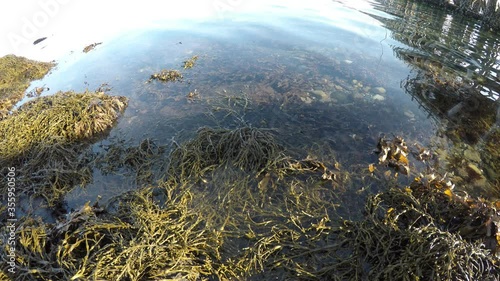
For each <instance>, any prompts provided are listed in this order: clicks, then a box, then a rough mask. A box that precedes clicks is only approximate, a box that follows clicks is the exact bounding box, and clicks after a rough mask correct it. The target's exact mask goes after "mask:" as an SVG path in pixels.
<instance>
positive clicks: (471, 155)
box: [464, 148, 481, 163]
mask: <svg viewBox="0 0 500 281" xmlns="http://www.w3.org/2000/svg"><path fill="white" fill-rule="evenodd" d="M464 157H465V158H466V159H469V160H470V161H473V162H476V163H479V162H481V155H479V152H477V151H475V150H473V149H470V148H468V149H466V150H465V151H464Z"/></svg>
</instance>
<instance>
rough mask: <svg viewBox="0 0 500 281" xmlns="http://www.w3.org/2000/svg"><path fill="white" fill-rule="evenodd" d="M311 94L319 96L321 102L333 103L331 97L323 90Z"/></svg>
mask: <svg viewBox="0 0 500 281" xmlns="http://www.w3.org/2000/svg"><path fill="white" fill-rule="evenodd" d="M311 94H313V95H315V96H317V97H318V98H319V100H320V101H321V102H329V101H331V98H330V95H329V94H327V93H325V91H322V90H313V91H312V92H311Z"/></svg>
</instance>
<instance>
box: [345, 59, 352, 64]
mask: <svg viewBox="0 0 500 281" xmlns="http://www.w3.org/2000/svg"><path fill="white" fill-rule="evenodd" d="M344 62H345V63H347V64H351V63H352V60H344Z"/></svg>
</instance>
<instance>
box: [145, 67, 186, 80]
mask: <svg viewBox="0 0 500 281" xmlns="http://www.w3.org/2000/svg"><path fill="white" fill-rule="evenodd" d="M153 80H159V81H161V82H175V81H180V80H182V74H181V73H180V72H179V71H178V70H162V71H160V72H158V73H154V74H151V77H150V78H149V80H148V82H151V81H153Z"/></svg>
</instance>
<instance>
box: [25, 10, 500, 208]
mask: <svg viewBox="0 0 500 281" xmlns="http://www.w3.org/2000/svg"><path fill="white" fill-rule="evenodd" d="M385 2H386V1H382V2H373V1H354V2H353V1H320V2H317V3H308V4H307V3H302V4H298V3H294V4H293V5H290V6H285V5H283V4H282V3H279V2H276V3H274V2H273V1H269V2H266V3H267V4H262V3H261V5H264V6H261V7H259V8H258V9H250V10H245V11H238V10H237V9H234V10H230V11H227V12H225V14H224V17H220V16H218V17H213V18H207V19H203V20H197V21H192V22H185V21H183V22H182V24H175V25H169V24H167V23H165V25H164V26H162V25H161V24H160V25H156V26H155V27H147V28H140V27H139V28H136V29H135V30H134V31H133V32H129V33H125V35H122V36H120V37H116V38H115V39H112V40H111V39H110V40H109V41H106V40H105V41H104V42H103V44H102V45H99V46H97V47H96V49H95V50H93V51H91V52H89V53H87V54H83V53H81V52H80V51H75V52H74V53H72V54H69V55H68V56H66V57H64V58H62V59H61V60H59V61H58V66H57V68H56V69H55V70H53V71H52V73H51V74H50V75H48V76H47V77H45V78H44V79H43V80H41V81H37V82H35V83H33V85H32V87H33V88H34V87H37V86H41V85H45V86H47V87H49V88H50V90H49V91H47V92H45V93H44V94H43V95H50V94H53V93H55V92H57V91H68V90H74V91H77V92H79V91H84V90H86V89H89V90H95V89H96V88H98V87H99V86H100V85H101V84H103V83H107V84H108V85H109V86H110V87H111V88H112V90H111V91H110V92H109V93H110V94H113V95H123V96H126V97H128V98H129V106H128V108H127V110H126V111H125V113H124V115H123V117H121V119H120V120H119V122H118V124H117V126H116V127H115V128H114V129H113V130H112V131H111V133H110V136H109V137H108V138H107V139H105V140H103V141H102V142H100V143H98V144H96V145H94V150H95V151H99V150H100V145H103V144H109V143H113V142H115V141H116V140H117V139H123V140H126V143H127V144H128V145H131V146H132V145H137V144H138V143H139V142H140V141H141V140H142V139H144V138H152V139H154V140H155V142H156V143H158V144H169V143H171V140H172V139H176V138H179V135H186V136H189V135H193V134H194V132H196V130H197V129H198V128H199V127H202V126H217V125H220V126H223V127H228V128H232V127H235V126H238V125H249V126H253V127H260V128H272V129H274V130H275V131H276V132H277V135H278V136H279V139H280V141H281V142H283V143H284V144H285V145H286V146H287V147H288V148H290V149H292V150H293V149H305V150H306V149H307V148H310V147H313V146H314V145H315V144H321V145H322V146H330V148H331V149H333V150H334V151H335V153H336V155H337V157H338V161H339V162H341V163H342V165H343V166H344V167H345V169H348V170H349V169H354V167H357V166H360V165H363V166H364V165H368V164H369V163H375V162H376V161H377V157H376V155H374V154H373V150H374V149H375V148H376V144H377V141H378V138H379V136H380V135H381V134H385V135H388V136H391V135H401V136H403V137H405V139H407V140H408V142H412V143H415V142H418V143H420V144H422V145H424V146H425V145H430V143H431V139H433V138H434V137H435V136H436V135H439V130H440V128H441V127H442V126H443V124H442V123H443V122H446V121H445V120H443V119H441V118H438V117H436V116H433V115H432V114H429V109H428V108H425V107H422V106H421V102H419V101H418V100H417V99H415V98H413V97H412V96H411V95H410V94H408V93H407V92H406V91H405V89H404V87H402V83H404V81H406V79H407V78H408V77H414V76H415V75H416V72H417V70H418V68H417V67H416V66H415V65H414V64H412V63H411V62H409V61H408V60H405V59H403V58H402V57H403V56H402V55H401V54H407V53H411V54H418V55H419V56H421V57H424V58H428V59H429V58H430V59H432V60H434V61H436V62H438V63H439V64H440V65H441V66H442V67H444V68H446V69H449V70H450V71H452V72H453V73H455V75H456V76H457V77H464V79H465V78H471V79H472V78H477V77H481V83H476V84H473V87H481V90H482V91H483V93H484V95H485V96H486V97H487V98H488V99H490V100H491V103H495V102H496V103H497V104H498V95H499V92H500V90H499V89H500V82H499V77H500V76H499V75H500V74H499V69H500V66H499V59H500V56H499V54H498V53H499V45H500V44H499V43H500V37H499V36H498V35H495V34H493V33H490V32H489V31H484V30H481V29H480V25H479V23H477V22H474V21H472V20H464V19H462V18H459V17H457V16H453V15H449V14H446V13H445V12H443V11H439V9H436V8H430V7H427V6H425V5H420V4H415V3H410V2H407V1H404V0H397V1H387V3H385ZM415 33H418V34H415ZM82 49H83V46H82ZM193 55H198V56H199V59H198V61H197V64H196V66H195V67H194V68H193V69H189V70H182V72H183V75H184V80H183V82H173V83H160V82H156V81H153V82H151V83H146V82H147V81H148V79H149V77H150V75H151V74H153V73H154V72H158V71H160V70H161V69H179V70H181V68H182V63H183V61H185V60H187V59H189V58H190V57H191V56H193ZM195 90H196V92H197V93H199V99H197V100H195V101H193V102H191V101H190V100H188V99H187V98H186V95H187V94H188V93H190V92H193V91H195ZM221 95H231V96H235V97H244V98H246V99H248V101H249V104H250V105H249V107H248V108H247V110H246V111H244V112H243V111H241V112H240V113H241V114H240V117H241V118H239V119H238V118H227V119H224V120H222V121H220V120H219V121H216V120H215V119H211V118H209V116H207V114H206V113H207V112H210V111H211V110H212V109H214V107H215V106H216V105H215V104H214V101H215V100H217V98H218V97H220V96H221ZM25 101H26V100H25ZM25 101H23V102H25ZM431 112H432V111H431ZM218 116H221V115H218ZM133 188H135V186H134V184H133V182H132V181H131V179H130V177H129V176H127V175H126V174H118V175H116V174H112V175H106V174H104V173H102V171H100V170H99V169H97V168H96V169H95V170H94V175H93V182H92V183H91V184H89V185H87V186H85V187H80V188H76V189H75V190H74V191H73V192H71V193H70V194H68V196H67V198H66V199H67V203H68V206H69V207H70V208H71V207H76V206H79V205H81V204H82V203H84V202H86V201H89V200H90V201H94V200H96V197H97V195H100V196H102V198H103V199H102V200H107V199H108V198H110V197H112V196H114V195H118V194H120V193H122V192H125V191H127V190H130V189H133Z"/></svg>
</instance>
